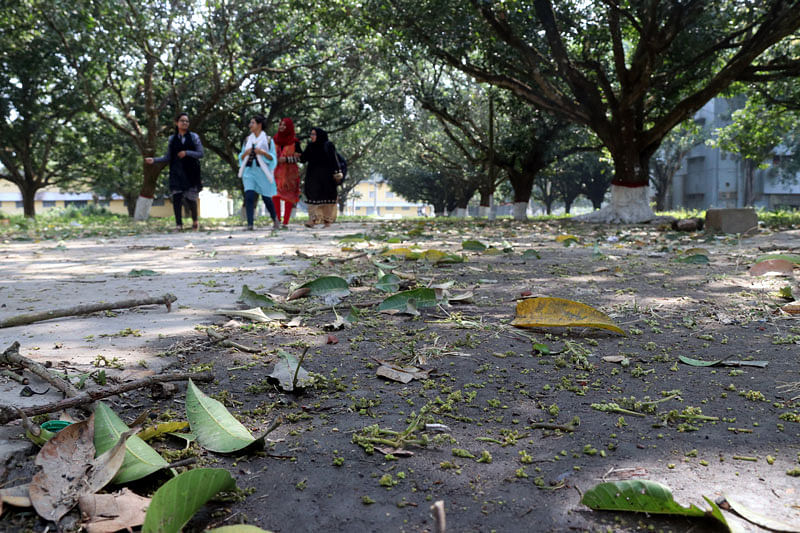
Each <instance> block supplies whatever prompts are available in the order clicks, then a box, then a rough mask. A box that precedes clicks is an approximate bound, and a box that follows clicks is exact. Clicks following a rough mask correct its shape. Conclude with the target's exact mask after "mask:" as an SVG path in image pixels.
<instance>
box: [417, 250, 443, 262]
mask: <svg viewBox="0 0 800 533" xmlns="http://www.w3.org/2000/svg"><path fill="white" fill-rule="evenodd" d="M446 256H447V254H446V253H444V252H442V251H440V250H425V251H424V252H422V254H421V255H420V258H421V259H423V260H425V261H430V262H431V263H438V262H439V261H441V260H442V259H443V258H445V257H446Z"/></svg>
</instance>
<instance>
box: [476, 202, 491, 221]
mask: <svg viewBox="0 0 800 533" xmlns="http://www.w3.org/2000/svg"><path fill="white" fill-rule="evenodd" d="M478 217H480V218H488V219H489V220H491V219H492V208H491V207H490V206H488V205H482V206H480V207H478Z"/></svg>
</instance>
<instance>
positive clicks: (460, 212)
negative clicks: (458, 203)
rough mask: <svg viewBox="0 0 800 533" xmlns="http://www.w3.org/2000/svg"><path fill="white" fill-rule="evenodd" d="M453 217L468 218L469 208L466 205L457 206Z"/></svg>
mask: <svg viewBox="0 0 800 533" xmlns="http://www.w3.org/2000/svg"><path fill="white" fill-rule="evenodd" d="M453 218H467V210H466V208H464V207H456V210H455V211H453Z"/></svg>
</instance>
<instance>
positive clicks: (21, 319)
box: [0, 293, 178, 328]
mask: <svg viewBox="0 0 800 533" xmlns="http://www.w3.org/2000/svg"><path fill="white" fill-rule="evenodd" d="M177 299H178V298H177V297H176V296H174V295H172V294H169V293H167V294H164V295H162V296H154V297H149V298H139V299H133V300H122V301H119V302H108V303H99V304H85V305H76V306H75V307H69V308H67V309H53V310H52V311H42V312H40V313H29V314H27V315H19V316H13V317H11V318H7V319H5V320H2V321H0V328H11V327H14V326H23V325H25V324H33V323H34V322H42V321H44V320H51V319H53V318H61V317H65V316H78V315H90V314H92V313H96V312H98V311H110V310H111V309H128V308H130V307H140V306H142V305H153V304H163V305H166V306H167V312H169V311H171V310H172V302H174V301H175V300H177Z"/></svg>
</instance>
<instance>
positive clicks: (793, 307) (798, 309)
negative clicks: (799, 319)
mask: <svg viewBox="0 0 800 533" xmlns="http://www.w3.org/2000/svg"><path fill="white" fill-rule="evenodd" d="M781 311H783V312H784V313H789V314H790V315H800V302H791V303H788V304H786V305H784V306H783V307H781Z"/></svg>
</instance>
